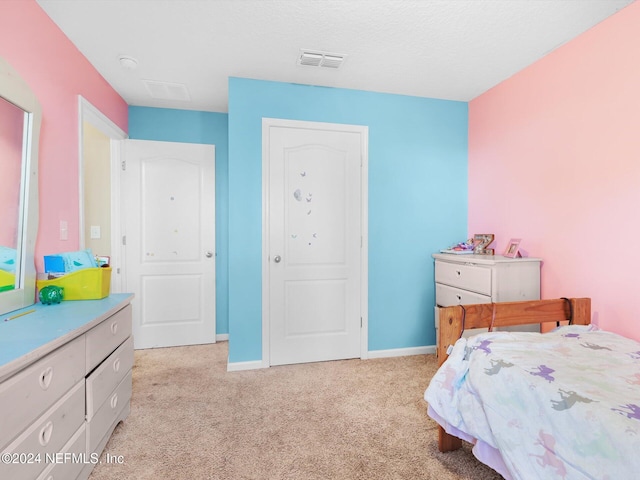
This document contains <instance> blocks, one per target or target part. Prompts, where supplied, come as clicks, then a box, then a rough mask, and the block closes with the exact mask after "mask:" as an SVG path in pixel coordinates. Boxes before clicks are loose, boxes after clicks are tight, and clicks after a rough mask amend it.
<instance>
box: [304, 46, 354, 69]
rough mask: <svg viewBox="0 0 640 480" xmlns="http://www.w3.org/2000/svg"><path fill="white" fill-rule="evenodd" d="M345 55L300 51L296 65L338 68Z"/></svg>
mask: <svg viewBox="0 0 640 480" xmlns="http://www.w3.org/2000/svg"><path fill="white" fill-rule="evenodd" d="M345 57H346V55H342V54H340V53H328V52H319V51H317V50H313V51H312V50H300V55H299V56H298V65H305V66H308V67H325V68H340V66H341V65H342V64H343V63H344V59H345Z"/></svg>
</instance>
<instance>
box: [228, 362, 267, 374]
mask: <svg viewBox="0 0 640 480" xmlns="http://www.w3.org/2000/svg"><path fill="white" fill-rule="evenodd" d="M268 367H269V366H268V365H264V364H263V363H262V360H253V361H251V362H229V361H227V372H240V371H242V370H256V369H258V368H268Z"/></svg>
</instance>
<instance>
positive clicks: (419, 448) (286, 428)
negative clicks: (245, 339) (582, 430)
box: [90, 342, 502, 480]
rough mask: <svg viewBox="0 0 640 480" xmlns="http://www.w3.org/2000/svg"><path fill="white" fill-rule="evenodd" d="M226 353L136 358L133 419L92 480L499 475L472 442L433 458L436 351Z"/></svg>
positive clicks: (153, 353) (157, 352)
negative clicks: (357, 356)
mask: <svg viewBox="0 0 640 480" xmlns="http://www.w3.org/2000/svg"><path fill="white" fill-rule="evenodd" d="M227 355H228V351H227V343H226V342H221V343H217V344H214V345H197V346H189V347H173V348H160V349H151V350H138V351H136V352H135V362H134V368H133V397H132V399H131V415H130V416H129V417H128V418H127V420H126V421H125V422H123V423H121V424H120V425H119V426H118V427H117V428H116V430H115V431H114V434H113V436H112V437H111V439H110V440H109V443H108V444H107V446H106V448H105V451H104V452H103V455H102V457H101V463H100V464H98V465H96V468H95V469H94V470H93V472H92V474H91V477H90V479H91V480H119V479H127V480H130V479H136V480H145V479H169V480H173V479H176V480H182V479H185V480H187V479H193V480H200V479H203V480H214V479H220V480H226V479H229V480H245V479H247V480H248V479H256V480H263V479H267V480H271V479H274V480H280V479H300V480H315V479H323V480H324V479H343V480H351V479H354V480H375V479H408V480H409V479H410V480H420V479H433V480H458V479H463V480H498V479H501V478H502V477H501V476H500V475H498V474H497V473H496V472H494V471H493V470H491V469H490V468H488V467H486V466H485V465H483V464H481V463H480V462H478V461H477V460H476V459H475V457H473V454H472V453H471V451H470V447H469V445H467V444H464V446H463V448H462V449H461V450H459V451H456V452H450V453H446V454H442V453H440V452H438V450H437V428H436V424H435V422H433V421H432V420H431V419H430V418H429V417H428V416H427V414H426V410H427V404H426V402H425V401H424V399H423V394H424V390H425V389H426V387H427V385H428V383H429V379H430V378H431V377H432V375H433V374H434V372H435V370H436V365H437V364H436V359H435V356H434V355H416V356H410V357H395V358H383V359H371V360H364V361H362V360H342V361H334V362H321V363H310V364H302V365H291V366H281V367H272V368H268V369H262V370H252V371H242V372H227V371H226V367H227ZM107 455H109V456H110V458H119V459H122V460H123V462H122V463H120V462H113V463H108V462H106V459H107V458H109V457H107Z"/></svg>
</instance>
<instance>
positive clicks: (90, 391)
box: [87, 337, 133, 420]
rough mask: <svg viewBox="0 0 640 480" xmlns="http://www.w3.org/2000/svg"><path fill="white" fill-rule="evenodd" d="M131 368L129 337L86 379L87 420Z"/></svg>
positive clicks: (131, 358)
mask: <svg viewBox="0 0 640 480" xmlns="http://www.w3.org/2000/svg"><path fill="white" fill-rule="evenodd" d="M131 367H133V337H129V338H128V339H127V340H126V341H125V342H124V343H123V344H122V345H120V346H119V347H118V348H117V349H116V351H115V352H113V353H112V354H111V355H109V358H107V359H106V360H105V361H104V362H103V363H102V364H100V366H99V367H98V368H96V369H95V371H94V372H93V373H92V374H91V375H89V377H87V420H91V418H93V416H94V414H95V412H96V411H97V410H98V409H99V408H100V406H101V405H102V404H103V403H104V402H105V400H106V399H107V397H108V396H109V395H110V394H111V393H112V392H113V391H114V390H115V388H116V387H117V386H118V384H119V383H120V382H121V381H122V379H123V378H124V377H125V375H126V374H127V373H128V372H129V370H131Z"/></svg>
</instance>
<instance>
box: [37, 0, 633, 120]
mask: <svg viewBox="0 0 640 480" xmlns="http://www.w3.org/2000/svg"><path fill="white" fill-rule="evenodd" d="M37 2H38V4H39V5H40V6H41V7H42V8H43V9H44V10H45V12H46V13H47V14H48V15H49V16H50V17H51V18H52V19H53V21H54V22H55V23H56V24H57V25H58V26H59V27H60V28H61V29H62V30H63V31H64V32H65V34H66V35H67V36H68V37H69V39H70V40H71V41H72V42H73V43H74V44H75V45H76V46H77V48H78V49H79V50H80V51H81V52H82V53H83V54H84V55H85V56H86V57H87V59H88V60H89V61H90V62H91V63H92V64H93V65H94V66H95V68H96V69H97V70H98V71H99V72H100V73H101V74H102V75H103V76H104V78H105V79H106V80H107V81H108V82H109V83H110V84H111V85H112V86H113V88H114V89H115V90H116V91H118V92H119V93H120V95H121V96H122V97H123V98H124V99H125V100H126V101H127V103H129V104H130V105H139V106H153V107H167V108H179V109H187V110H203V111H213V112H226V111H227V96H228V88H227V87H228V77H230V76H237V77H247V78H256V79H262V80H275V81H280V82H292V83H302V84H311V85H322V86H330V87H341V88H352V89H358V90H370V91H376V92H387V93H396V94H404V95H415V96H420V97H432V98H442V99H449V100H461V101H469V100H471V99H473V98H474V97H476V96H478V95H480V94H481V93H483V92H485V91H486V90H488V89H490V88H491V87H493V86H494V85H496V84H498V83H500V82H501V81H502V80H504V79H506V78H508V77H510V76H511V75H513V74H514V73H516V72H517V71H519V70H521V69H522V68H524V67H526V66H527V65H529V64H531V63H533V62H534V61H536V60H537V59H539V58H541V57H543V56H544V55H546V54H547V53H549V52H550V51H552V50H553V49H555V48H557V47H558V46H560V45H562V44H563V43H566V42H567V41H569V40H571V39H572V38H574V37H576V36H577V35H579V34H581V33H582V32H584V31H586V30H588V29H589V28H591V27H592V26H593V25H595V24H597V23H599V22H601V21H602V20H604V19H605V18H606V17H608V16H610V15H612V14H614V13H615V12H617V11H618V10H620V9H621V8H623V7H625V6H626V5H628V4H630V3H632V2H633V0H422V1H418V0H384V1H383V0H340V1H339V0H90V1H89V0H37ZM300 49H312V50H321V51H327V52H336V53H341V54H345V55H347V58H346V60H345V62H344V64H343V65H342V67H341V68H340V69H337V70H336V69H325V68H314V67H306V66H299V65H296V60H297V57H298V54H299V52H300ZM121 55H128V56H131V57H134V58H136V59H137V60H138V67H137V68H136V69H135V70H126V69H123V68H122V67H121V65H120V63H119V60H118V58H119V56H121ZM143 80H152V81H159V82H170V83H177V84H182V85H184V86H186V89H187V91H188V95H189V97H190V100H188V101H186V100H159V99H154V98H152V97H151V95H150V94H149V90H148V89H147V88H146V87H145V84H144V82H143Z"/></svg>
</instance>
